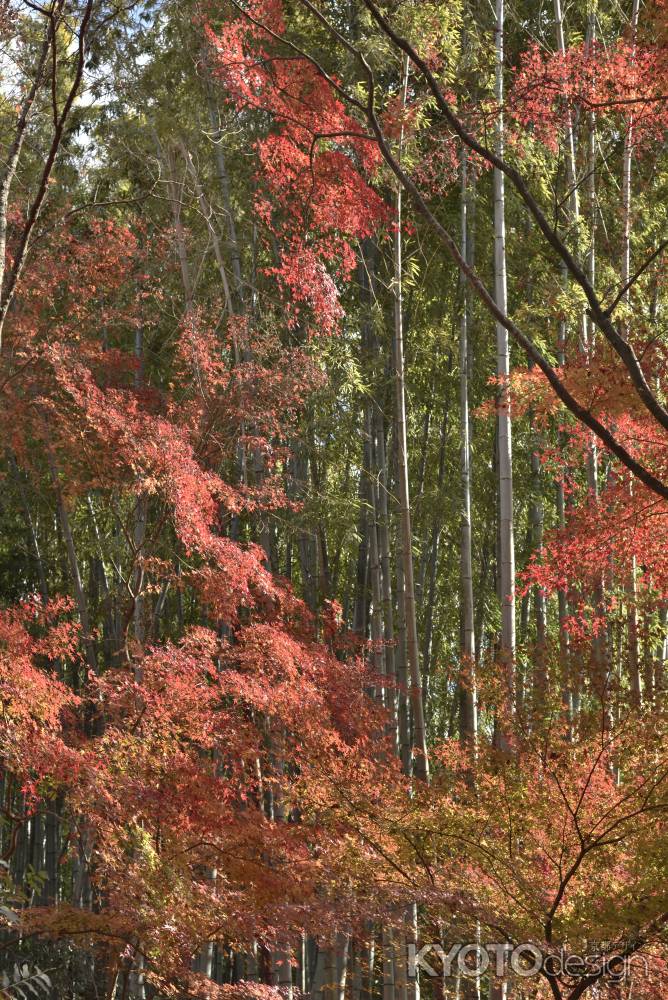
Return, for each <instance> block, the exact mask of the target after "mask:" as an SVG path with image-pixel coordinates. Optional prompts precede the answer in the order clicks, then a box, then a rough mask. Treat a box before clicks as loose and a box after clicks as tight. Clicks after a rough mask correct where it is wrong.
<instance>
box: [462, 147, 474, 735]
mask: <svg viewBox="0 0 668 1000" xmlns="http://www.w3.org/2000/svg"><path fill="white" fill-rule="evenodd" d="M461 171H462V187H461V248H462V251H461V252H462V257H463V258H464V259H465V260H469V259H470V254H469V234H468V157H467V155H466V152H462V167H461ZM460 286H461V294H462V307H461V308H462V314H461V320H460V324H459V422H460V434H461V488H462V493H461V496H462V506H461V531H460V541H459V545H460V580H461V602H462V603H461V618H462V622H461V629H462V647H461V670H460V676H459V736H460V739H461V740H462V742H464V743H468V744H471V745H473V744H474V742H475V739H476V733H477V712H476V693H475V621H474V613H475V612H474V602H473V558H472V535H471V432H470V425H469V424H470V420H469V346H468V333H469V296H468V287H467V286H466V284H465V283H464V282H463V281H460Z"/></svg>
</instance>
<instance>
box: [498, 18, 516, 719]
mask: <svg viewBox="0 0 668 1000" xmlns="http://www.w3.org/2000/svg"><path fill="white" fill-rule="evenodd" d="M503 33H504V0H497V2H496V44H495V51H496V76H495V97H496V104H497V109H498V110H497V117H496V144H495V151H496V154H497V156H499V157H503V155H504V142H505V136H504V119H503ZM505 216H506V207H505V184H504V175H503V172H502V171H501V170H499V169H498V168H495V170H494V287H495V300H496V304H497V306H498V307H499V309H501V310H502V312H503V313H504V314H506V313H507V311H508V289H507V274H506V220H505ZM496 352H497V370H496V373H497V377H498V379H499V394H498V403H497V435H498V445H497V447H498V477H499V557H500V558H499V563H500V565H499V585H500V599H501V649H500V658H501V661H502V664H503V667H504V671H505V676H506V685H507V696H508V699H509V703H508V706H507V707H508V711H510V712H512V709H513V700H514V659H515V541H514V537H513V468H512V425H511V415H510V393H509V384H508V380H509V377H510V347H509V342H508V331H507V330H506V329H505V327H504V326H502V325H501V324H500V323H497V326H496Z"/></svg>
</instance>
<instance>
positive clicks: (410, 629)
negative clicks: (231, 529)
mask: <svg viewBox="0 0 668 1000" xmlns="http://www.w3.org/2000/svg"><path fill="white" fill-rule="evenodd" d="M407 87H408V60H407V59H406V60H405V61H404V79H403V94H404V103H405V95H406V90H407ZM402 224H403V219H402V189H401V187H400V186H399V187H398V188H397V196H396V233H395V237H394V366H395V394H396V432H397V478H398V485H399V506H400V510H399V520H400V530H401V537H402V559H403V577H404V587H405V608H406V650H407V659H408V668H409V673H410V705H411V714H412V719H413V745H414V747H415V749H416V750H417V755H416V760H415V774H416V775H417V777H418V778H420V779H422V780H424V781H428V780H429V758H428V755H427V734H426V729H425V721H424V708H423V702H422V679H421V676H420V649H419V644H418V633H417V614H416V608H415V583H414V578H413V533H412V527H411V508H410V488H409V483H408V445H407V438H406V391H405V378H404V340H403V294H402V268H403V261H402V241H401V227H402Z"/></svg>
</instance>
